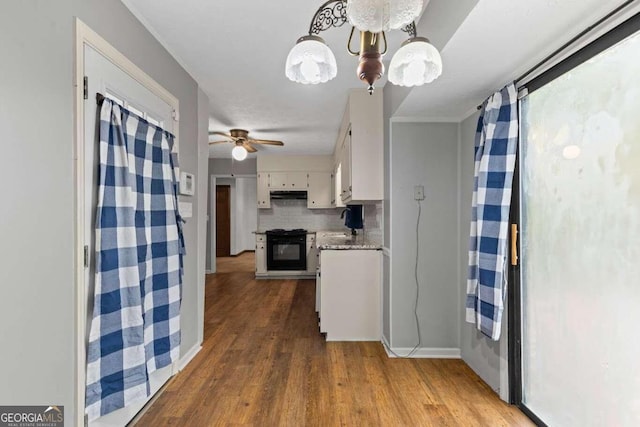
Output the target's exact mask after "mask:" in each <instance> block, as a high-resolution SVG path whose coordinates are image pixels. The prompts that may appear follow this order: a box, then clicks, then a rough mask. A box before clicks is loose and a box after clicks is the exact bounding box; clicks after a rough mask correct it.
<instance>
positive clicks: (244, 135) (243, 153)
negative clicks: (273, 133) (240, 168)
mask: <svg viewBox="0 0 640 427" xmlns="http://www.w3.org/2000/svg"><path fill="white" fill-rule="evenodd" d="M209 135H218V136H223V137H225V138H227V139H225V140H223V141H212V142H210V143H209V145H213V144H222V143H225V142H229V143H232V144H235V147H233V150H232V151H231V155H232V156H233V158H234V159H236V160H244V159H245V158H246V157H247V152H249V153H255V152H256V151H258V150H256V148H255V147H254V146H253V145H254V144H263V145H278V146H283V145H284V142H282V141H273V140H270V139H253V138H249V131H247V130H244V129H231V130H230V131H229V133H224V132H209Z"/></svg>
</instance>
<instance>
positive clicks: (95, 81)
mask: <svg viewBox="0 0 640 427" xmlns="http://www.w3.org/2000/svg"><path fill="white" fill-rule="evenodd" d="M84 75H85V76H86V77H87V83H88V99H87V100H85V101H84V128H85V138H84V140H85V159H84V160H85V162H84V164H85V180H86V182H85V209H84V211H85V224H86V225H85V230H84V240H85V244H86V245H87V246H88V248H89V251H88V252H89V254H95V241H94V239H95V216H96V205H97V200H98V162H99V157H98V156H99V152H98V149H97V148H98V146H99V144H98V141H99V138H98V136H99V135H98V126H97V120H98V114H99V113H98V108H97V102H96V93H98V92H99V93H102V94H103V95H105V96H107V97H110V98H112V99H114V100H116V101H117V102H119V103H120V104H122V105H123V106H124V107H125V108H128V109H129V110H131V111H133V112H135V113H137V114H139V115H141V116H143V117H145V118H146V119H147V120H149V121H150V122H153V123H155V124H157V125H160V126H161V127H163V128H164V129H166V130H168V131H169V132H173V109H172V107H171V106H170V105H168V104H167V103H166V102H164V101H163V100H162V99H160V98H159V97H158V96H157V95H155V94H154V93H152V92H151V91H150V90H149V89H147V88H146V87H145V86H143V85H142V84H140V83H139V82H137V81H136V80H135V79H133V78H132V77H131V76H129V75H128V74H127V73H125V72H124V71H122V70H121V69H120V68H119V67H118V66H116V65H115V64H114V63H112V62H111V61H109V60H108V59H107V58H105V57H104V56H102V55H101V54H100V53H99V52H97V51H96V50H95V49H93V48H92V47H90V46H87V45H85V47H84ZM85 284H86V295H87V302H86V307H87V311H86V319H87V321H86V328H85V329H86V337H85V343H86V342H88V338H89V330H90V325H91V317H92V315H93V295H94V289H95V259H94V257H93V256H90V257H89V267H88V268H86V269H85ZM172 374H173V371H172V366H167V367H165V368H163V369H160V370H157V371H156V372H154V373H152V374H151V375H150V377H149V382H150V384H151V397H152V396H153V394H154V393H156V392H157V391H158V390H159V389H160V387H161V386H162V385H163V384H164V383H165V382H166V381H167V380H168V379H169V378H170V377H171V375H172ZM151 397H150V398H151ZM150 398H149V399H150ZM147 401H148V400H147ZM147 401H141V402H139V403H137V404H133V405H131V406H129V407H127V408H123V409H120V410H118V411H115V412H112V413H110V414H108V415H106V416H104V417H101V418H99V419H97V420H95V421H94V422H92V423H90V424H91V425H92V426H123V425H126V424H127V423H128V422H129V421H131V419H133V417H134V416H135V415H136V414H137V413H138V412H139V411H140V409H142V407H143V406H144V405H145V404H146V403H147Z"/></svg>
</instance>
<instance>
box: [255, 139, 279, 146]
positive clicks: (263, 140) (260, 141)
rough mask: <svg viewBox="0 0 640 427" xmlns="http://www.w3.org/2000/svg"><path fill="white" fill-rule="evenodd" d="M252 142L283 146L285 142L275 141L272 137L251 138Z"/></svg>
mask: <svg viewBox="0 0 640 427" xmlns="http://www.w3.org/2000/svg"><path fill="white" fill-rule="evenodd" d="M249 142H251V143H252V144H264V145H279V146H283V145H284V142H282V141H273V140H270V139H251V140H249Z"/></svg>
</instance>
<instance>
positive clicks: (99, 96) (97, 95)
mask: <svg viewBox="0 0 640 427" xmlns="http://www.w3.org/2000/svg"><path fill="white" fill-rule="evenodd" d="M104 99H105V96H104V95H103V94H101V93H100V92H98V93H96V101H97V102H98V105H100V104H102V102H104Z"/></svg>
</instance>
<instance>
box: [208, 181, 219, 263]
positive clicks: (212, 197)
mask: <svg viewBox="0 0 640 427" xmlns="http://www.w3.org/2000/svg"><path fill="white" fill-rule="evenodd" d="M217 179H218V178H217V177H216V176H215V175H209V188H208V189H207V190H208V193H209V237H210V240H209V257H210V260H209V269H210V270H209V274H213V273H215V272H217V271H218V265H217V259H216V251H217V247H216V243H217V242H216V239H217V237H218V236H217V235H216V220H217V219H216V209H217V207H216V193H215V190H216V185H217Z"/></svg>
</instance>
